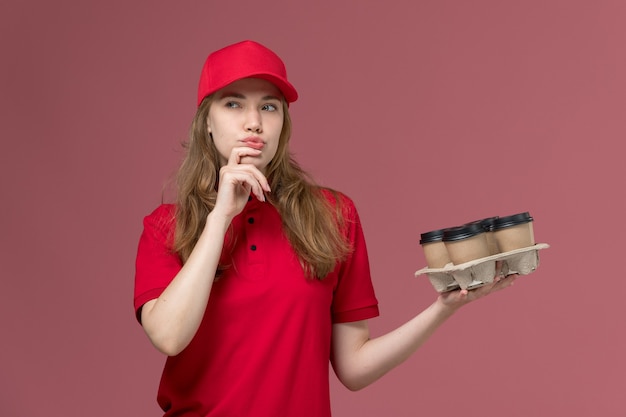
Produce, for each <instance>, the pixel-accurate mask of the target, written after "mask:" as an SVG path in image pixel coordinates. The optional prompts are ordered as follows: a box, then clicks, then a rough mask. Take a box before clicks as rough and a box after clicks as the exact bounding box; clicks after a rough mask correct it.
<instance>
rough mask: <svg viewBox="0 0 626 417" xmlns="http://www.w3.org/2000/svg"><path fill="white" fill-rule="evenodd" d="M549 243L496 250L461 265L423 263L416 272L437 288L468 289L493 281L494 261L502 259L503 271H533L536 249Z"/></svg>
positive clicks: (520, 273)
mask: <svg viewBox="0 0 626 417" xmlns="http://www.w3.org/2000/svg"><path fill="white" fill-rule="evenodd" d="M549 247H550V245H548V244H547V243H538V244H536V245H534V246H529V247H527V248H521V249H515V250H512V251H509V252H503V253H498V254H496V255H491V256H487V257H486V258H480V259H476V260H473V261H470V262H466V263H464V264H460V265H454V264H452V263H449V264H447V265H446V266H444V267H443V268H428V267H426V268H422V269H420V270H419V271H417V272H415V276H416V277H417V276H420V275H427V276H428V279H429V280H430V283H431V284H432V286H433V287H434V288H435V290H436V291H437V292H446V291H452V290H456V289H459V288H461V289H464V290H466V289H467V290H471V289H474V288H478V287H480V286H483V285H485V284H488V283H490V282H493V280H494V278H495V275H496V261H502V273H503V274H504V275H511V274H519V275H528V274H531V273H533V272H534V271H535V270H536V269H537V267H538V266H539V251H540V250H541V249H547V248H549Z"/></svg>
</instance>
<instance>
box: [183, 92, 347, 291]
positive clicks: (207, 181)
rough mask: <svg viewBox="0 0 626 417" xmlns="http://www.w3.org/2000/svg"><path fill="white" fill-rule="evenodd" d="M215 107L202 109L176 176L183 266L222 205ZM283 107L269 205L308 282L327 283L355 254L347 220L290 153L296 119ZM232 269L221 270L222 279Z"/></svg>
mask: <svg viewBox="0 0 626 417" xmlns="http://www.w3.org/2000/svg"><path fill="white" fill-rule="evenodd" d="M212 102H213V96H209V97H207V98H205V99H204V101H203V102H202V103H201V104H200V106H199V107H198V110H197V112H196V115H195V117H194V119H193V121H192V124H191V128H190V133H189V140H188V142H187V143H185V144H184V146H185V148H186V151H187V152H186V155H185V158H184V160H183V162H182V164H181V167H180V169H179V171H178V175H177V184H178V197H177V206H176V229H175V234H174V250H175V251H176V252H177V253H178V255H179V256H180V257H181V259H182V260H183V262H186V261H187V259H188V258H189V255H190V254H191V251H192V250H193V248H194V246H195V245H196V243H197V241H198V239H199V237H200V234H201V233H202V230H203V229H204V225H205V223H206V218H207V216H208V214H209V213H210V212H211V210H213V208H214V207H215V201H216V199H217V183H218V179H219V170H220V157H219V153H218V151H217V149H216V147H215V144H214V143H213V139H212V138H211V137H210V136H209V133H208V127H207V117H208V114H209V108H210V106H211V103H212ZM282 106H283V113H284V121H283V127H282V131H281V134H280V138H279V145H278V149H277V151H276V155H275V156H274V158H273V159H272V160H271V161H270V163H269V165H268V166H267V168H266V177H267V179H268V181H269V183H270V187H271V189H272V192H271V193H270V194H269V195H268V201H269V202H270V203H271V204H273V205H274V207H276V209H277V210H278V212H279V213H280V216H281V219H282V223H283V230H284V233H285V235H286V236H287V238H288V239H289V242H290V243H291V246H292V247H293V249H294V250H295V252H296V254H297V256H298V257H299V259H300V263H301V265H302V267H303V269H304V272H305V274H306V276H307V277H315V278H317V279H323V278H324V277H325V276H326V275H328V274H329V273H330V272H331V271H332V270H333V269H334V268H335V266H336V264H337V262H339V261H341V260H343V259H345V257H346V256H347V255H348V254H349V252H350V250H351V248H350V244H349V242H348V240H347V237H346V236H345V234H344V233H343V230H344V221H345V220H344V216H343V214H342V208H341V204H340V203H339V197H338V195H337V193H335V192H333V191H332V190H330V191H331V192H332V193H334V195H335V202H334V204H333V203H332V202H330V201H329V199H328V198H327V197H326V196H325V195H324V194H323V193H322V188H321V187H319V186H317V185H315V184H314V182H313V181H312V180H311V178H310V177H309V176H308V174H307V173H306V172H304V170H302V168H301V167H300V166H299V165H298V163H297V162H296V161H295V160H294V159H293V157H292V156H291V154H290V153H289V147H288V144H289V139H290V137H291V118H290V116H289V111H288V107H287V104H286V102H285V101H284V100H283V103H282ZM226 249H227V250H228V248H226ZM227 267H228V265H220V266H219V267H218V276H219V275H220V272H221V271H223V270H224V269H225V268H227Z"/></svg>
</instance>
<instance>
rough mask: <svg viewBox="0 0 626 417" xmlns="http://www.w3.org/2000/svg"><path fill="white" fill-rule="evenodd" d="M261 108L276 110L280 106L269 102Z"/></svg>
mask: <svg viewBox="0 0 626 417" xmlns="http://www.w3.org/2000/svg"><path fill="white" fill-rule="evenodd" d="M261 110H265V111H276V110H278V106H276V105H275V104H271V103H267V104H264V105H263V107H261Z"/></svg>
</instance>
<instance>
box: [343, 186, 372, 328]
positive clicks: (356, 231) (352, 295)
mask: <svg viewBox="0 0 626 417" xmlns="http://www.w3.org/2000/svg"><path fill="white" fill-rule="evenodd" d="M339 199H340V204H342V206H343V213H344V219H345V220H344V221H345V232H346V233H347V236H348V239H349V241H350V243H351V245H352V252H351V253H350V254H349V255H348V257H347V258H346V260H345V261H343V262H342V263H341V264H340V265H339V266H338V269H337V271H338V280H337V287H336V288H335V293H334V295H333V304H332V320H333V323H345V322H352V321H358V320H366V319H369V318H373V317H377V316H378V315H379V310H378V300H377V299H376V295H375V292H374V286H373V284H372V277H371V273H370V265H369V259H368V255H367V247H366V244H365V236H364V234H363V229H362V227H361V221H360V218H359V215H358V213H357V210H356V207H355V206H354V203H353V202H352V200H350V199H349V198H348V197H346V196H344V195H340V196H339Z"/></svg>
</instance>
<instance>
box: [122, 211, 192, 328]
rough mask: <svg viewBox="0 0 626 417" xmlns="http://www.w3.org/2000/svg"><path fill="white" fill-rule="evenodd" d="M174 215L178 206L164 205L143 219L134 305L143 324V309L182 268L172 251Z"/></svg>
mask: <svg viewBox="0 0 626 417" xmlns="http://www.w3.org/2000/svg"><path fill="white" fill-rule="evenodd" d="M174 212H175V207H174V205H172V204H163V205H161V206H159V207H158V208H157V209H156V210H154V211H153V212H152V213H151V214H150V215H148V216H146V217H145V218H144V220H143V232H142V233H141V236H140V238H139V246H138V248H137V258H136V262H135V294H134V306H135V314H136V316H137V320H139V322H141V307H142V306H143V305H144V304H145V303H146V302H148V301H150V300H153V299H155V298H158V297H159V296H160V295H161V293H162V292H163V291H164V290H165V288H166V287H167V286H168V285H169V283H170V282H171V281H172V280H173V279H174V277H175V276H176V274H177V273H178V271H180V269H181V268H182V262H181V260H180V257H179V256H178V255H177V254H176V253H174V251H173V250H172V242H173V236H174V227H175V221H174Z"/></svg>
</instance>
